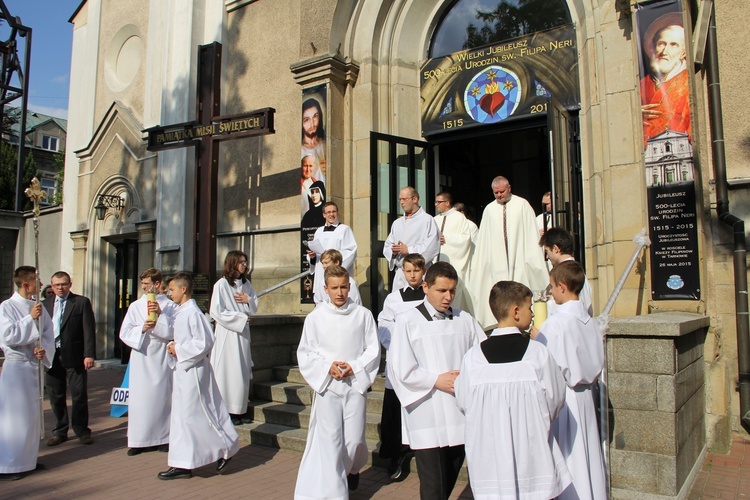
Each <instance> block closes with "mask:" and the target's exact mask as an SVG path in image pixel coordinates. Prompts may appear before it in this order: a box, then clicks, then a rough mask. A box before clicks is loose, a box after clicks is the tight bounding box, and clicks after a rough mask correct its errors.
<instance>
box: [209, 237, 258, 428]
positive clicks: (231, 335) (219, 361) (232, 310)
mask: <svg viewBox="0 0 750 500" xmlns="http://www.w3.org/2000/svg"><path fill="white" fill-rule="evenodd" d="M246 272H247V254H245V253H244V252H241V251H239V250H232V251H230V252H229V253H228V254H227V256H226V258H225V259H224V269H223V271H222V278H221V279H220V280H219V281H217V282H216V284H215V285H214V290H213V293H212V294H211V307H210V309H209V312H210V314H211V317H212V318H213V319H214V321H216V330H215V333H216V344H215V345H214V348H213V350H212V351H211V365H212V366H213V370H214V374H215V376H216V384H217V385H218V386H219V391H221V396H222V397H223V398H224V403H225V404H226V405H227V409H228V410H229V413H230V414H231V415H232V423H234V424H235V425H241V424H247V423H251V422H252V417H251V416H250V415H247V414H246V413H247V402H248V396H249V393H250V380H251V379H252V378H253V358H252V356H251V353H250V317H251V316H252V315H253V314H255V313H256V312H257V311H258V297H257V296H256V294H255V290H254V289H253V286H252V285H251V284H250V281H249V280H248V279H247V277H246V276H245V273H246Z"/></svg>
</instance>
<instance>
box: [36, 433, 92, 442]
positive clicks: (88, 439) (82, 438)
mask: <svg viewBox="0 0 750 500" xmlns="http://www.w3.org/2000/svg"><path fill="white" fill-rule="evenodd" d="M78 441H80V442H81V444H94V440H93V438H92V437H91V436H90V435H89V434H86V435H85V436H79V437H78ZM47 444H49V443H47Z"/></svg>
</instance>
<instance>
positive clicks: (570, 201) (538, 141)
mask: <svg viewBox="0 0 750 500" xmlns="http://www.w3.org/2000/svg"><path fill="white" fill-rule="evenodd" d="M577 127H578V118H577V116H573V115H571V114H570V113H568V112H567V111H566V110H564V109H563V108H562V107H561V106H559V105H556V103H555V102H554V101H552V100H551V101H550V102H549V104H548V112H547V116H546V117H538V118H537V117H535V118H533V119H525V120H517V121H513V122H509V123H505V124H502V125H498V126H495V127H488V128H482V129H474V130H473V131H471V133H468V134H465V133H464V134H461V133H454V134H448V135H445V136H440V139H439V140H433V141H429V142H426V141H418V140H412V139H407V138H404V137H395V136H390V135H385V134H377V133H372V134H371V139H370V145H371V174H372V198H371V204H372V206H371V229H372V233H371V234H372V242H373V248H372V254H371V255H372V257H371V273H370V280H369V281H370V285H371V288H370V292H371V294H372V297H373V299H374V300H373V302H372V305H373V308H376V309H377V310H378V311H379V310H380V308H381V307H382V303H383V300H385V296H386V295H387V294H388V293H389V292H390V291H391V286H390V284H391V283H392V277H393V273H392V272H389V270H388V263H387V261H386V260H385V258H384V257H383V245H384V243H385V239H386V238H387V237H388V233H389V231H390V226H391V224H392V223H393V221H394V220H395V219H396V218H398V217H399V216H400V215H401V213H400V206H399V204H398V192H399V190H400V189H401V188H402V187H404V186H407V185H410V186H413V187H415V188H416V189H417V191H418V192H419V194H420V205H421V206H422V207H423V208H424V210H425V211H427V212H428V213H430V214H431V215H435V205H434V200H435V195H436V194H437V193H439V192H441V191H447V192H449V193H451V195H452V196H453V201H454V204H455V203H459V202H460V203H463V204H464V205H465V206H466V213H467V215H468V217H469V218H470V219H472V220H473V221H474V222H475V223H476V224H477V225H479V224H480V223H481V217H482V212H483V210H484V207H485V206H487V204H488V203H491V202H492V201H493V200H494V197H493V195H492V189H491V187H490V185H491V183H492V179H494V178H495V177H497V176H498V175H502V176H504V177H506V178H507V179H508V180H509V181H510V183H511V186H512V191H513V194H514V195H517V196H520V197H523V198H525V199H526V200H527V201H528V202H529V203H530V204H531V206H532V207H533V208H534V210H535V212H536V213H537V214H541V213H542V212H543V211H544V207H543V206H542V203H541V202H542V197H543V196H544V194H545V193H547V192H551V193H552V195H551V199H552V207H551V219H552V222H551V225H552V226H555V227H562V228H565V229H567V230H568V231H570V232H571V233H573V235H574V239H575V240H576V259H577V260H579V261H580V262H582V263H584V248H585V244H584V238H585V235H584V234H583V199H582V182H583V180H582V176H581V165H580V146H579V143H578V132H577V130H578V128H577ZM584 265H585V263H584Z"/></svg>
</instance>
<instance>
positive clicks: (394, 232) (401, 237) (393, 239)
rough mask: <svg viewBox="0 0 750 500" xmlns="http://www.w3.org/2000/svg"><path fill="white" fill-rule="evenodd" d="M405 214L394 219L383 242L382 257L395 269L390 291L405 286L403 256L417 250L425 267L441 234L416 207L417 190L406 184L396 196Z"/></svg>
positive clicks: (391, 268)
mask: <svg viewBox="0 0 750 500" xmlns="http://www.w3.org/2000/svg"><path fill="white" fill-rule="evenodd" d="M398 200H399V203H400V204H401V208H402V209H403V211H404V216H403V217H400V218H398V219H396V220H395V221H393V224H392V225H391V232H390V233H389V234H388V238H386V240H385V244H384V245H383V256H384V257H385V258H386V259H387V260H388V269H390V270H391V271H393V270H395V271H396V274H395V275H394V277H393V283H392V284H391V291H393V290H399V289H401V288H403V287H405V286H406V278H405V277H404V272H403V270H402V269H401V268H402V266H403V261H404V257H406V256H407V255H408V254H410V253H418V254H421V255H422V257H424V260H425V262H426V263H427V267H429V266H430V264H431V263H432V261H433V260H434V259H435V257H437V254H438V252H439V251H440V234H439V230H438V227H437V224H435V220H434V219H433V218H432V216H430V214H428V213H427V212H425V211H424V209H422V207H420V206H419V193H417V190H416V189H414V188H413V187H410V186H407V187H405V188H403V189H401V191H399V195H398Z"/></svg>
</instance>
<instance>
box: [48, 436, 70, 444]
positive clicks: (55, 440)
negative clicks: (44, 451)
mask: <svg viewBox="0 0 750 500" xmlns="http://www.w3.org/2000/svg"><path fill="white" fill-rule="evenodd" d="M67 440H68V436H63V435H62V434H55V435H54V436H52V437H51V438H49V441H47V446H57V445H58V444H62V443H64V442H65V441H67Z"/></svg>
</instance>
